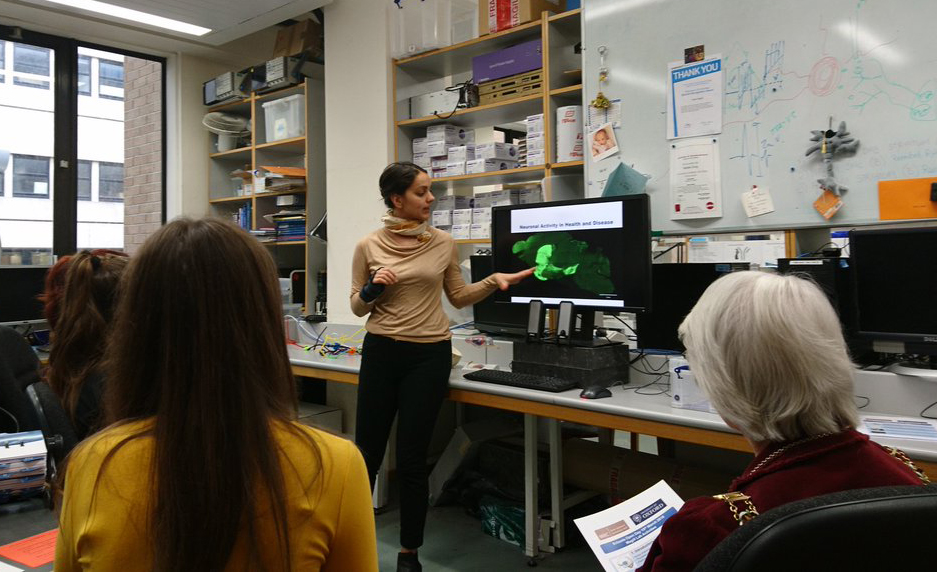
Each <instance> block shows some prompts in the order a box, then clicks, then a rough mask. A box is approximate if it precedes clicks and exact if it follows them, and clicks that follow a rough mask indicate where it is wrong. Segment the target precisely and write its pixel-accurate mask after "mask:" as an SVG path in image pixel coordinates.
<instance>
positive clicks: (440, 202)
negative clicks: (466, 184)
mask: <svg viewBox="0 0 937 572" xmlns="http://www.w3.org/2000/svg"><path fill="white" fill-rule="evenodd" d="M434 204H435V207H434V208H436V209H437V210H438V209H448V210H455V209H467V208H471V206H472V199H470V198H469V197H463V196H462V195H439V196H438V197H436V202H435V203H434Z"/></svg>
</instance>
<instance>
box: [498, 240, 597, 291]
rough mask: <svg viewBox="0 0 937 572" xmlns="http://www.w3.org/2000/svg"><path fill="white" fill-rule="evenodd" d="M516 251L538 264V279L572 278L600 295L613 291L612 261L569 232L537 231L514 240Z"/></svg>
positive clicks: (533, 263) (584, 287) (519, 256)
mask: <svg viewBox="0 0 937 572" xmlns="http://www.w3.org/2000/svg"><path fill="white" fill-rule="evenodd" d="M511 250H512V252H513V253H514V254H515V256H517V257H518V258H520V259H521V260H523V261H524V263H525V264H527V265H528V266H533V267H535V269H534V277H536V278H537V279H538V280H543V281H545V282H546V281H550V280H564V279H569V280H572V281H573V282H574V283H575V284H576V286H578V287H580V288H582V289H583V290H588V291H589V292H592V293H593V294H596V295H600V294H605V293H608V292H613V291H614V289H615V286H614V284H613V283H612V280H611V273H612V269H611V264H610V262H609V259H608V257H607V256H605V255H604V254H603V253H602V249H601V248H598V247H596V248H594V249H590V247H589V243H587V242H586V241H583V240H576V239H575V238H573V237H572V236H571V235H570V234H569V233H567V232H549V233H543V234H535V235H532V236H530V237H529V238H527V239H526V240H519V241H517V242H515V243H514V245H513V247H512V249H511Z"/></svg>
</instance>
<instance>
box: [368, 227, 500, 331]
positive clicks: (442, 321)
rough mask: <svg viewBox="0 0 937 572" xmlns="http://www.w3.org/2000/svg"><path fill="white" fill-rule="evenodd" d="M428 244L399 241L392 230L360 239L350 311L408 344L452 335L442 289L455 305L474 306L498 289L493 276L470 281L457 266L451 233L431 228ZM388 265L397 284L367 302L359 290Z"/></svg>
mask: <svg viewBox="0 0 937 572" xmlns="http://www.w3.org/2000/svg"><path fill="white" fill-rule="evenodd" d="M429 231H430V233H432V236H431V238H430V239H429V241H427V242H423V243H418V242H415V241H414V242H413V243H408V244H404V245H401V244H398V243H397V242H395V241H394V240H393V239H392V238H391V237H390V234H391V233H390V231H388V230H385V229H383V228H381V229H378V230H376V231H374V232H372V233H371V234H369V235H368V236H366V237H364V238H363V239H361V241H359V242H358V245H357V246H356V247H355V254H354V258H353V259H352V262H351V310H352V311H353V312H354V313H355V315H356V316H364V315H365V314H367V313H368V312H370V313H371V315H370V316H369V317H368V323H367V326H366V328H367V330H368V331H369V332H371V333H372V334H379V335H382V336H387V337H390V338H393V339H395V340H398V341H405V342H421V343H431V342H441V341H443V340H448V339H449V338H451V337H452V334H450V333H449V318H447V317H446V313H445V312H444V311H443V309H442V292H443V291H445V292H446V296H447V297H448V298H449V301H450V302H452V305H453V306H455V307H456V308H462V307H464V306H468V305H469V304H474V303H475V302H478V301H480V300H482V299H484V298H485V297H486V296H488V295H489V294H491V293H492V292H494V291H495V290H497V289H498V283H497V282H496V281H495V279H494V277H493V276H488V277H487V278H485V279H484V280H482V281H480V282H476V283H474V284H466V283H465V280H463V279H462V270H461V269H460V268H459V252H458V249H457V248H456V244H455V241H454V240H453V239H452V235H451V234H449V233H448V232H443V231H441V230H439V229H436V228H432V227H430V229H429ZM382 267H383V268H388V269H390V270H392V271H393V272H394V274H395V275H396V276H397V283H396V284H394V285H392V286H387V287H386V288H385V289H384V292H383V293H382V294H381V295H380V296H378V297H377V299H376V300H374V301H373V302H371V303H370V304H368V303H367V302H365V301H364V300H362V299H361V296H360V295H359V292H360V291H361V288H363V287H364V285H365V284H367V283H368V278H369V277H370V276H371V274H373V273H374V272H376V271H377V270H378V269H379V268H382Z"/></svg>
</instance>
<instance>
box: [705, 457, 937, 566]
mask: <svg viewBox="0 0 937 572" xmlns="http://www.w3.org/2000/svg"><path fill="white" fill-rule="evenodd" d="M856 470H860V471H861V470H862V468H861V467H859V468H857V469H856ZM726 510H728V507H727V508H726ZM934 530H937V484H931V485H926V486H914V485H911V486H901V487H878V488H871V489H856V490H851V491H843V492H839V493H833V494H828V495H822V496H818V497H813V498H809V499H804V500H800V501H796V502H792V503H789V504H786V505H783V506H779V507H777V508H774V509H771V510H769V511H766V512H765V513H764V514H762V515H760V516H758V517H756V518H755V519H754V520H752V521H750V522H748V523H747V524H745V525H744V526H741V527H739V529H738V530H736V531H734V532H733V533H732V534H730V535H729V536H727V537H726V538H725V539H724V540H723V541H722V542H721V543H719V545H718V546H716V548H714V549H713V550H712V552H710V553H709V554H708V555H707V556H706V558H704V559H703V561H702V562H700V563H699V565H698V566H697V567H696V569H695V571H696V572H715V571H720V572H721V571H752V570H757V571H758V572H775V571H778V572H780V571H785V572H788V571H790V570H914V569H916V566H918V565H921V564H924V563H926V562H930V563H931V565H933V562H934V548H933V545H932V544H931V542H933V541H934V540H933V538H934Z"/></svg>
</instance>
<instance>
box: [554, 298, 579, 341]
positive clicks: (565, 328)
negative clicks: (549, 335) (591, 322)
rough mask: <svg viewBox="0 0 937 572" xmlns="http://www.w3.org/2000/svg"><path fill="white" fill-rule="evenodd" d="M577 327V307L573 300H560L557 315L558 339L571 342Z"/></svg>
mask: <svg viewBox="0 0 937 572" xmlns="http://www.w3.org/2000/svg"><path fill="white" fill-rule="evenodd" d="M575 329H576V307H575V305H574V304H573V303H572V302H560V309H559V311H558V312H557V315H556V340H557V341H559V342H567V343H568V342H569V339H570V338H571V337H573V333H574V332H573V330H575Z"/></svg>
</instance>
